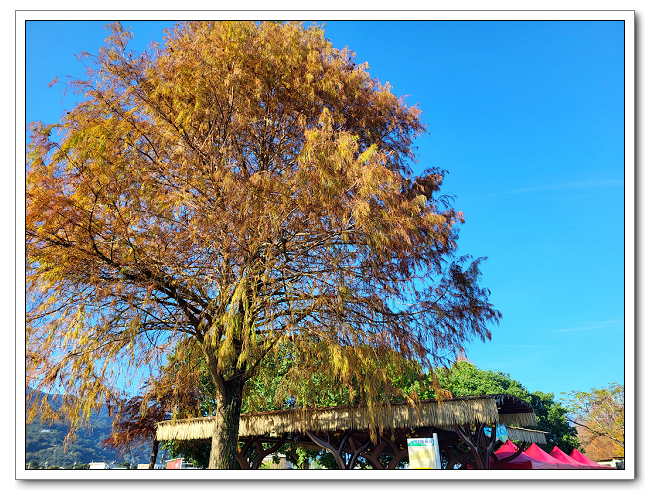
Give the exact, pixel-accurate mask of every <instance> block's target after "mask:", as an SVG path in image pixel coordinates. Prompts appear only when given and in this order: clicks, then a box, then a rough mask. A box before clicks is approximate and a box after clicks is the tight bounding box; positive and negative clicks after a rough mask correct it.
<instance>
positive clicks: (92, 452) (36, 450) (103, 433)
mask: <svg viewBox="0 0 650 500" xmlns="http://www.w3.org/2000/svg"><path fill="white" fill-rule="evenodd" d="M42 396H43V394H42V393H41V394H40V397H42ZM48 400H50V401H51V402H52V405H53V406H55V407H56V406H57V404H56V401H55V400H54V401H53V397H52V396H48ZM90 424H91V426H92V429H86V428H84V429H80V430H79V431H78V432H77V439H76V440H75V441H74V442H73V443H71V444H70V445H69V446H68V448H67V450H66V451H64V450H63V440H64V438H65V436H66V434H67V433H68V426H67V425H66V424H64V423H55V424H52V425H51V426H50V425H44V424H42V423H41V422H40V419H39V418H38V417H37V418H36V419H34V421H33V422H32V423H31V424H27V425H26V427H25V463H26V464H27V463H29V462H31V461H32V460H35V461H36V462H38V464H39V465H40V466H41V467H43V466H45V467H47V466H52V465H57V466H59V467H66V466H71V465H74V464H75V463H77V464H82V463H89V462H104V461H106V462H111V461H116V462H130V463H133V464H137V463H144V462H149V452H150V451H149V450H142V451H141V452H140V453H136V454H131V455H126V456H124V457H122V456H120V455H119V453H117V452H116V451H114V450H112V449H110V448H104V447H103V446H102V444H101V442H102V441H103V440H104V439H105V438H107V437H108V435H109V434H110V432H111V425H112V422H111V418H110V417H109V416H108V411H107V410H106V409H102V411H100V412H99V414H97V413H94V414H93V415H92V417H91V418H90ZM46 463H47V465H45V464H46Z"/></svg>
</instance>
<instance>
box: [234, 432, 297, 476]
mask: <svg viewBox="0 0 650 500" xmlns="http://www.w3.org/2000/svg"><path fill="white" fill-rule="evenodd" d="M263 437H264V436H253V437H250V438H248V439H247V440H246V442H245V443H244V446H243V447H242V449H241V451H238V452H237V455H236V458H237V461H238V462H239V465H240V466H241V468H242V469H259V467H260V465H262V461H263V460H264V459H265V458H266V457H268V456H269V455H271V454H273V453H275V452H276V451H278V450H279V449H280V447H281V446H282V445H283V444H284V443H286V441H287V439H288V438H289V436H288V434H282V436H281V437H280V439H279V440H278V441H277V442H276V443H275V444H274V445H273V446H271V447H270V448H266V449H265V448H264V445H263ZM253 444H254V445H255V451H257V454H256V456H255V458H254V459H253V461H252V463H249V462H248V459H247V458H246V453H247V452H248V450H249V449H250V447H251V446H252V445H253Z"/></svg>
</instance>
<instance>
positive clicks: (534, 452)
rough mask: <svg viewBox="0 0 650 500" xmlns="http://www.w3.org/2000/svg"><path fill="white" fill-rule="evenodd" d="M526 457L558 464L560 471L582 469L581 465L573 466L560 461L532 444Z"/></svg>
mask: <svg viewBox="0 0 650 500" xmlns="http://www.w3.org/2000/svg"><path fill="white" fill-rule="evenodd" d="M526 455H528V456H531V457H533V458H534V459H536V460H539V461H540V462H545V463H549V464H556V465H557V468H558V469H580V468H581V466H580V465H572V464H569V463H566V462H563V461H561V460H558V459H557V458H555V457H554V456H552V455H549V454H548V453H546V452H545V451H544V450H542V449H541V448H540V447H539V446H537V445H536V444H535V443H533V444H531V445H530V446H529V447H528V449H527V450H526Z"/></svg>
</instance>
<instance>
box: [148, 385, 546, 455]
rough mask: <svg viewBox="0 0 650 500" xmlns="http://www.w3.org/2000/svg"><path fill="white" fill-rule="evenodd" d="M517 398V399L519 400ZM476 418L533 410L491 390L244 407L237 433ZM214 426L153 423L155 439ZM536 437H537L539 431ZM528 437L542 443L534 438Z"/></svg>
mask: <svg viewBox="0 0 650 500" xmlns="http://www.w3.org/2000/svg"><path fill="white" fill-rule="evenodd" d="M504 397H505V398H506V399H505V402H506V405H505V406H506V408H505V411H510V413H501V412H500V411H499V410H500V409H501V407H503V406H504V399H503V398H504ZM513 402H514V403H516V404H513ZM518 403H521V404H519V405H518V406H517V404H518ZM526 410H528V411H526ZM371 411H372V413H371ZM515 411H517V412H518V413H515ZM477 422H482V423H486V424H490V425H492V424H495V423H502V424H504V425H506V426H517V427H521V426H534V425H535V424H536V422H535V415H534V413H533V412H532V408H530V407H529V406H527V403H525V402H523V401H520V400H518V399H517V398H513V397H511V396H502V395H496V396H495V395H490V396H468V397H460V398H453V399H447V400H442V401H437V400H425V401H421V402H420V403H419V404H418V405H409V404H406V403H392V404H390V405H385V406H380V407H376V408H374V409H372V410H369V409H368V407H365V406H335V407H329V408H319V409H312V410H310V409H306V410H305V409H299V410H278V411H267V412H258V413H247V414H243V415H242V416H241V418H240V424H239V425H240V427H239V435H240V436H241V437H247V436H260V435H265V434H282V433H286V432H293V433H304V432H305V431H313V432H314V431H315V432H318V431H339V430H343V429H354V430H366V429H369V428H371V427H375V428H379V429H395V428H417V427H427V426H433V427H437V428H448V427H450V426H453V425H462V424H467V423H469V424H472V423H477ZM213 429H214V418H213V417H202V418H194V419H185V420H168V421H163V422H158V423H157V424H156V439H157V440H159V441H166V440H184V439H205V438H209V437H211V436H212V431H213ZM515 432H516V431H515ZM533 432H534V431H533ZM531 436H532V435H531ZM542 438H543V435H542ZM515 439H516V438H515ZM536 439H541V438H539V437H537V438H536ZM529 442H530V441H529ZM532 442H536V443H540V441H538V440H536V441H532ZM544 442H545V440H544Z"/></svg>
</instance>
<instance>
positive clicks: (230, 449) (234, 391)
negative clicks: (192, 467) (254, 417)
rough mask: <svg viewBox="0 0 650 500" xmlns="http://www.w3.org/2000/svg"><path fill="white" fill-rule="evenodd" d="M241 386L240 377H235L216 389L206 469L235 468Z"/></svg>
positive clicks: (242, 386) (242, 385)
mask: <svg viewBox="0 0 650 500" xmlns="http://www.w3.org/2000/svg"><path fill="white" fill-rule="evenodd" d="M243 388H244V384H243V382H241V379H240V378H235V380H230V381H227V382H224V384H223V389H222V390H221V391H219V390H218V389H217V390H218V394H217V414H216V422H215V426H214V430H213V432H212V447H211V449H210V462H209V465H208V469H234V468H235V464H236V462H237V460H236V456H237V441H238V439H239V415H240V412H241V405H242V393H243Z"/></svg>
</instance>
